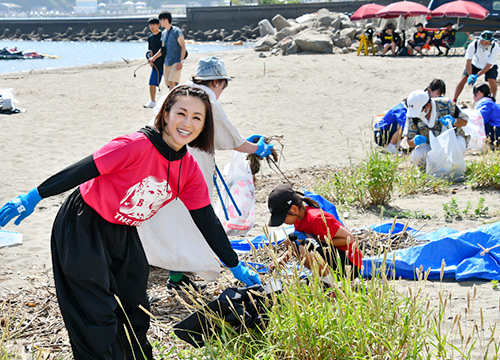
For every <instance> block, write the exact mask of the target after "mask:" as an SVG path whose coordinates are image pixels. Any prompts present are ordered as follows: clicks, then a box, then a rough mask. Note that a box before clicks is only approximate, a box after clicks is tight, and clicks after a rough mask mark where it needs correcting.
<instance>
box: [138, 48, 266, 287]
mask: <svg viewBox="0 0 500 360" xmlns="http://www.w3.org/2000/svg"><path fill="white" fill-rule="evenodd" d="M231 80H232V79H231V77H230V76H228V75H227V72H226V66H225V64H224V61H223V60H222V59H220V58H218V57H215V56H207V57H204V58H201V59H200V60H199V61H198V68H197V69H196V74H195V75H194V76H193V78H192V79H191V81H188V82H187V84H189V86H192V87H194V88H198V89H202V90H203V91H205V92H206V93H207V94H208V96H209V98H210V104H211V106H212V116H213V118H214V147H215V150H236V151H239V152H242V153H247V154H254V153H255V154H257V155H258V156H260V157H267V156H269V155H271V150H272V148H273V145H272V144H267V143H266V142H265V138H264V136H261V135H252V136H249V137H248V138H247V139H245V138H244V137H242V136H241V135H240V133H239V131H238V129H237V128H236V127H235V126H234V124H233V123H232V122H231V121H230V120H229V118H228V116H227V114H226V112H225V111H224V109H223V108H222V105H221V103H220V102H219V97H220V96H221V94H222V92H223V91H224V90H225V89H226V87H227V86H228V84H229V81H231ZM162 103H163V101H160V102H159V104H158V105H157V107H158V106H160V107H161V105H162ZM153 111H154V112H155V113H157V112H158V111H159V109H157V108H156V107H155V109H154V110H153ZM188 149H189V152H190V153H191V154H192V155H193V157H194V158H195V160H196V162H197V163H198V166H199V167H200V169H201V171H202V173H203V176H204V178H205V182H206V183H207V185H208V192H209V196H210V199H212V193H213V188H214V181H213V174H214V171H215V154H214V153H213V152H207V151H198V150H197V149H196V148H194V147H188ZM182 207H183V206H182V205H181V204H178V203H177V202H173V203H172V204H171V205H170V206H168V205H167V206H166V207H165V209H164V211H161V212H158V214H157V215H158V219H156V220H154V221H147V222H144V223H143V224H142V225H141V227H140V229H139V230H138V232H139V236H140V237H141V238H143V239H146V240H145V245H144V247H145V251H146V255H148V256H149V255H151V256H153V254H152V252H153V251H156V252H158V247H156V248H153V246H152V244H163V245H161V247H162V250H161V252H162V253H164V254H165V256H164V258H163V259H161V264H162V266H161V267H165V268H168V269H169V270H170V276H169V280H168V283H167V289H168V290H173V289H175V290H179V289H180V288H181V287H184V288H187V287H190V286H192V287H193V288H195V289H198V290H200V289H203V287H204V284H201V285H198V284H196V283H194V282H193V281H191V279H190V278H189V277H188V276H187V275H185V274H184V273H183V272H185V271H190V272H197V273H199V274H201V275H203V274H205V275H206V276H204V277H205V278H206V279H209V278H210V276H208V272H211V270H215V269H214V268H213V266H212V265H215V268H216V269H217V270H218V268H219V265H218V263H217V262H216V261H215V262H214V261H211V262H207V263H206V264H205V263H204V262H203V256H202V253H201V251H202V248H201V247H202V246H203V244H202V243H201V241H200V240H202V239H203V238H202V237H201V234H198V232H197V230H196V228H194V227H193V226H192V225H194V223H193V222H191V221H190V219H189V218H188V216H187V215H189V214H188V213H187V212H185V211H183V210H184V209H183V208H182ZM167 219H168V221H167ZM173 219H175V220H173ZM169 222H172V224H176V226H178V228H179V229H180V230H179V229H176V228H175V227H173V226H170V225H169ZM179 224H183V226H179ZM193 229H194V230H193ZM193 231H194V233H193ZM164 239H168V241H165V240H164ZM187 241H189V244H190V245H186V247H188V248H190V249H189V250H190V251H189V252H190V254H186V256H185V257H182V255H181V257H179V258H175V257H173V256H172V255H173V254H174V253H175V252H176V251H178V252H181V253H182V249H181V247H180V246H177V245H176V244H178V243H180V242H184V244H187ZM155 246H156V245H155ZM170 246H171V248H170ZM167 247H168V248H167ZM205 248H206V247H205ZM195 250H196V251H198V253H197V252H195ZM167 255H168V259H167ZM208 257H211V258H212V259H213V254H212V255H211V256H208ZM171 258H173V260H175V261H176V263H173V262H172V261H171ZM179 259H182V260H180V261H179ZM158 264H159V263H158ZM169 265H170V266H169ZM197 270H199V271H197Z"/></svg>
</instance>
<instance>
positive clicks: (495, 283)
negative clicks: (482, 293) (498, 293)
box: [491, 280, 500, 290]
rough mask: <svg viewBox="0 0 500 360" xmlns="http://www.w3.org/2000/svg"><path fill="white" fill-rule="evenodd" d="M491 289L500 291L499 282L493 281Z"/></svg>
mask: <svg viewBox="0 0 500 360" xmlns="http://www.w3.org/2000/svg"><path fill="white" fill-rule="evenodd" d="M491 287H492V288H493V290H500V284H499V281H498V280H491Z"/></svg>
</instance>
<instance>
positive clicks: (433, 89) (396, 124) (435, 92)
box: [374, 79, 446, 154]
mask: <svg viewBox="0 0 500 360" xmlns="http://www.w3.org/2000/svg"><path fill="white" fill-rule="evenodd" d="M425 90H427V91H428V92H429V95H430V97H431V98H434V97H440V96H444V95H445V94H446V84H445V83H444V81H443V80H441V79H434V80H432V81H431V83H430V84H429V86H428V87H427V88H426V89H425ZM406 112H407V105H406V99H404V100H403V101H401V102H400V103H399V104H397V105H396V106H394V107H393V108H391V109H390V110H389V111H387V112H386V113H385V115H384V117H383V118H382V120H380V121H379V122H378V123H377V124H375V127H374V135H375V143H376V144H377V145H379V146H383V147H385V150H386V151H387V152H390V153H391V154H395V153H396V152H397V151H398V142H399V141H400V140H401V138H402V135H403V129H404V126H405V123H406Z"/></svg>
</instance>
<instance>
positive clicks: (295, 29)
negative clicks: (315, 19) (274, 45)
mask: <svg viewBox="0 0 500 360" xmlns="http://www.w3.org/2000/svg"><path fill="white" fill-rule="evenodd" d="M302 30H304V28H303V26H302V25H300V24H299V25H295V26H291V27H287V28H284V29H282V30H281V31H279V32H278V33H277V34H276V39H278V41H281V40H283V39H284V38H286V37H288V36H293V35H295V34H298V33H299V32H301V31H302Z"/></svg>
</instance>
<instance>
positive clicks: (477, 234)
mask: <svg viewBox="0 0 500 360" xmlns="http://www.w3.org/2000/svg"><path fill="white" fill-rule="evenodd" d="M421 238H424V239H429V240H431V241H430V242H429V243H427V244H423V245H418V246H415V247H413V248H408V249H403V250H397V251H395V252H393V253H389V254H388V255H387V257H386V259H387V260H386V267H387V269H388V270H389V271H391V272H392V270H395V271H396V277H398V278H399V277H402V278H404V279H414V278H416V276H417V275H416V269H418V268H420V267H422V270H423V271H424V272H426V271H428V270H430V272H429V275H428V279H439V278H440V276H441V265H442V261H443V260H444V262H445V267H444V275H443V278H445V279H455V280H457V281H463V280H469V279H474V278H475V279H485V280H500V247H497V248H495V249H492V250H490V251H489V252H488V253H484V254H483V255H481V253H482V252H483V249H482V248H481V246H482V247H483V248H485V249H488V248H491V247H493V246H495V245H499V244H500V223H495V224H491V225H487V226H483V227H479V228H476V229H471V230H466V231H460V232H458V231H456V230H453V229H449V228H441V229H439V230H437V231H435V232H433V233H427V234H425V233H424V234H422V236H421ZM478 244H479V245H481V246H479V245H478ZM393 260H395V261H394V262H393ZM382 263H383V259H381V258H378V257H371V258H364V259H363V265H364V268H365V269H364V273H363V275H364V276H367V277H369V276H370V275H372V274H373V272H374V271H376V269H379V268H380V266H381V265H382Z"/></svg>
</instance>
